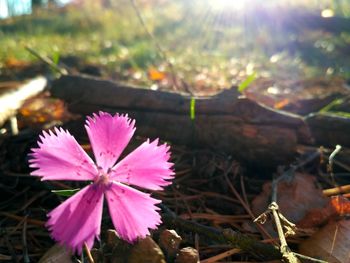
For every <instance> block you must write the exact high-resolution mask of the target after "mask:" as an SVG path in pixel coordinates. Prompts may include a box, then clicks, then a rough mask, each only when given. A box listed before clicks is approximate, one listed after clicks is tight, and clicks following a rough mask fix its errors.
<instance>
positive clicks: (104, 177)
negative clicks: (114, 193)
mask: <svg viewBox="0 0 350 263" xmlns="http://www.w3.org/2000/svg"><path fill="white" fill-rule="evenodd" d="M95 184H98V185H109V184H110V181H109V171H107V173H106V172H104V171H103V169H102V168H98V175H97V177H96V179H95Z"/></svg>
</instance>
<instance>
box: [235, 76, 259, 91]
mask: <svg viewBox="0 0 350 263" xmlns="http://www.w3.org/2000/svg"><path fill="white" fill-rule="evenodd" d="M255 79H256V73H255V72H253V73H252V74H250V75H249V76H248V77H247V78H246V79H245V80H244V81H243V82H242V83H241V84H239V86H238V91H239V92H243V91H244V90H245V89H246V88H248V86H249V85H250V84H251V83H252V82H253V81H254V80H255Z"/></svg>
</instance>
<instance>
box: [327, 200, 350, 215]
mask: <svg viewBox="0 0 350 263" xmlns="http://www.w3.org/2000/svg"><path fill="white" fill-rule="evenodd" d="M331 205H332V207H333V208H334V210H335V211H336V212H337V214H338V215H339V216H344V215H349V214H350V201H349V199H347V198H346V197H343V196H341V195H337V196H333V197H332V198H331Z"/></svg>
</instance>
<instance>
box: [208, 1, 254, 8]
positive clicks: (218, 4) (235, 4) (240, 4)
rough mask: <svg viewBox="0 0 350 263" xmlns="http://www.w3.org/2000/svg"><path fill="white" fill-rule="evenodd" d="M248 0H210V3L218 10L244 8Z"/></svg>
mask: <svg viewBox="0 0 350 263" xmlns="http://www.w3.org/2000/svg"><path fill="white" fill-rule="evenodd" d="M247 2H248V0H210V4H211V6H212V7H213V8H214V9H218V10H226V9H230V10H242V9H244V7H245V5H246V4H247Z"/></svg>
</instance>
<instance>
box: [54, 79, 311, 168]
mask: <svg viewBox="0 0 350 263" xmlns="http://www.w3.org/2000/svg"><path fill="white" fill-rule="evenodd" d="M51 93H52V95H53V96H54V97H58V98H60V99H63V100H64V101H66V102H67V104H68V108H69V110H70V111H72V112H73V113H80V114H91V113H92V112H97V111H99V110H103V111H109V112H122V113H128V114H129V115H130V116H131V117H133V118H135V119H136V122H137V133H138V134H139V135H142V136H147V137H151V138H152V137H153V138H155V137H160V138H162V139H163V140H167V141H170V142H174V143H178V144H184V145H193V146H200V147H208V148H210V149H214V150H217V151H221V152H226V153H229V154H232V156H233V157H234V158H235V159H238V160H241V161H245V162H247V163H249V164H253V165H256V164H258V165H259V166H266V167H271V166H275V165H279V164H285V163H287V162H290V161H291V160H293V157H294V156H295V153H296V147H297V145H298V144H300V143H304V144H309V143H311V142H312V139H311V136H310V134H309V131H308V128H307V125H306V124H305V122H304V120H303V119H302V118H301V117H300V116H298V115H293V114H288V113H285V112H280V111H275V110H273V109H270V108H267V107H264V106H262V105H260V104H258V103H256V102H254V101H252V100H249V99H247V98H245V97H241V96H240V95H239V93H238V92H237V91H236V89H234V88H233V89H229V90H225V91H223V92H221V93H219V94H217V95H216V96H213V97H209V98H195V109H194V118H192V119H191V118H190V108H191V103H192V106H193V100H194V99H193V98H191V97H189V96H185V95H181V94H176V93H171V92H163V91H153V90H148V89H142V88H138V87H133V86H128V85H124V84H121V83H115V82H111V81H108V80H102V79H98V78H91V77H87V76H80V75H79V76H72V75H67V76H62V77H60V78H59V79H57V80H55V81H54V82H53V85H52V88H51ZM191 101H192V102H191Z"/></svg>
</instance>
